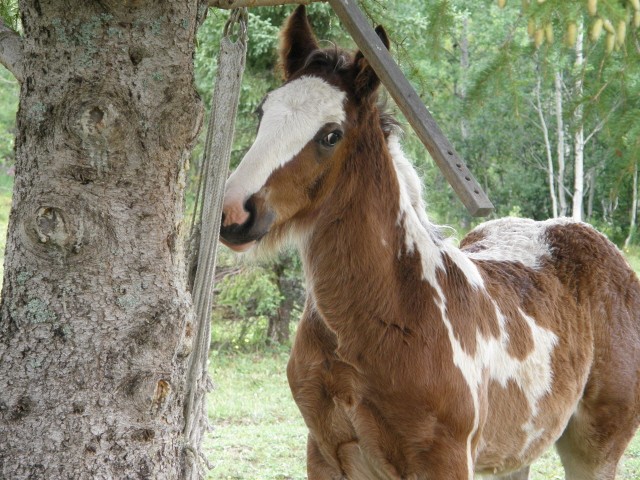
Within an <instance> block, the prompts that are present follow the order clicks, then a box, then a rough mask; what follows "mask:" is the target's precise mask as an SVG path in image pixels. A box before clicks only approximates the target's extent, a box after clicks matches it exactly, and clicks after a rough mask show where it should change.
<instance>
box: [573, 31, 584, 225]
mask: <svg viewBox="0 0 640 480" xmlns="http://www.w3.org/2000/svg"><path fill="white" fill-rule="evenodd" d="M583 41H584V26H583V25H582V22H579V23H578V34H577V35H576V47H575V50H576V60H575V71H576V79H575V91H574V95H575V97H576V98H578V99H579V98H581V97H582V94H583V91H584V85H583V77H582V69H583V66H584V54H583ZM574 123H575V133H574V135H573V155H574V157H573V159H574V160H573V161H574V170H573V171H574V179H573V206H572V215H571V216H572V217H573V219H574V220H582V214H583V212H582V211H583V207H582V204H583V197H584V145H585V141H584V109H583V108H582V104H580V105H578V107H577V108H576V111H575V114H574Z"/></svg>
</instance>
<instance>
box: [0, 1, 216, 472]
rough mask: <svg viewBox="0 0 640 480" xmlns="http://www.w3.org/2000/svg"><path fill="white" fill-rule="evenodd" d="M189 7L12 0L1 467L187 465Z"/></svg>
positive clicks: (194, 105)
mask: <svg viewBox="0 0 640 480" xmlns="http://www.w3.org/2000/svg"><path fill="white" fill-rule="evenodd" d="M199 7H200V6H199V2H198V0H190V1H177V0H165V1H162V2H158V1H155V0H129V1H123V0H102V1H100V2H73V5H70V3H69V2H67V1H64V0H47V1H46V2H43V1H39V0H21V1H20V9H21V14H22V23H23V27H24V35H23V38H22V42H21V43H22V45H21V48H22V51H23V52H22V54H21V55H22V64H21V70H20V71H21V72H22V75H23V78H24V80H23V82H22V88H21V94H20V109H19V113H18V118H17V130H18V134H17V139H16V176H15V187H14V194H13V208H12V212H11V218H10V224H9V233H8V239H7V252H6V257H5V276H4V284H3V291H2V304H1V307H0V312H1V319H0V439H1V440H0V478H10V479H14V480H16V479H23V478H33V479H40V478H42V479H59V478H65V479H66V478H74V479H85V478H86V479H89V478H91V479H102V478H104V479H107V478H109V479H114V478H152V479H177V478H181V477H183V475H184V473H183V469H184V468H185V464H186V461H185V449H184V448H183V441H182V440H183V439H182V428H183V423H184V422H183V399H184V394H185V388H186V386H185V382H184V371H185V367H186V363H187V359H188V355H189V352H190V335H191V331H192V326H191V324H190V322H191V321H192V316H191V303H190V297H189V294H188V292H187V290H186V286H185V281H184V280H185V266H184V256H183V252H182V246H181V231H180V230H181V217H182V196H183V195H182V194H183V185H184V174H185V163H186V162H187V160H188V157H189V152H190V148H191V146H192V144H193V142H194V139H195V137H196V134H197V132H198V130H199V128H200V124H201V111H202V109H201V105H200V101H199V99H198V96H197V94H196V92H195V89H194V81H193V61H192V57H193V52H194V39H195V32H196V29H197V25H198V15H199V13H200V14H202V13H203V10H202V9H201V8H199ZM10 38H11V39H12V41H15V37H10ZM0 41H1V40H0Z"/></svg>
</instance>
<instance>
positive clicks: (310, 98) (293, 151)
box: [224, 77, 346, 224]
mask: <svg viewBox="0 0 640 480" xmlns="http://www.w3.org/2000/svg"><path fill="white" fill-rule="evenodd" d="M345 98H346V94H345V92H343V91H341V90H339V89H338V88H336V87H334V86H333V85H330V84H329V83H327V82H326V81H324V80H322V79H321V78H318V77H301V78H299V79H297V80H294V81H292V82H291V83H287V84H286V85H284V86H282V87H280V88H278V89H277V90H274V91H273V92H271V93H269V95H268V96H267V97H266V99H265V101H264V103H263V105H262V112H263V115H262V121H261V123H260V128H259V129H258V135H257V137H256V140H255V142H254V144H253V145H252V146H251V148H250V149H249V151H248V152H247V154H246V155H245V157H244V158H243V160H242V162H240V165H239V166H238V168H237V169H236V170H235V171H234V172H233V174H232V175H231V176H230V177H229V179H228V180H227V185H226V193H225V200H224V203H225V206H227V207H228V208H225V213H227V210H229V213H230V214H231V215H232V216H233V215H234V214H238V215H240V212H241V211H242V205H243V204H244V201H245V200H246V199H247V198H248V197H249V196H251V195H252V194H254V193H256V192H257V191H259V190H260V189H261V188H262V187H263V186H264V184H265V183H266V181H267V179H268V178H269V176H270V175H271V174H272V173H273V172H274V171H275V170H277V169H278V168H279V167H281V166H283V165H284V164H285V163H287V162H288V161H289V160H291V159H292V158H294V157H295V156H296V155H297V154H298V153H300V151H301V150H302V149H303V148H304V146H305V145H306V144H307V143H309V141H310V140H312V139H313V137H314V135H315V134H316V133H317V132H318V130H320V128H322V127H323V126H324V125H325V124H327V123H342V122H343V121H344V120H345V118H346V114H345V110H344V101H345ZM238 209H239V210H240V212H238ZM225 223H226V224H231V223H243V222H241V221H234V219H233V218H229V216H228V215H227V218H226V220H225Z"/></svg>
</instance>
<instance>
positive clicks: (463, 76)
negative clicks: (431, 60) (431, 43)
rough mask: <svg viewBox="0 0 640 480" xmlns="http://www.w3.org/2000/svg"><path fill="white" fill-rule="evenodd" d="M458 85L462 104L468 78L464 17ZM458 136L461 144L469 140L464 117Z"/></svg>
mask: <svg viewBox="0 0 640 480" xmlns="http://www.w3.org/2000/svg"><path fill="white" fill-rule="evenodd" d="M458 45H459V47H460V85H459V86H458V97H460V100H462V103H463V104H464V102H466V100H467V82H468V77H469V68H470V61H469V19H468V18H467V16H466V15H465V16H464V17H463V18H462V32H461V34H460V41H459V42H458ZM460 136H461V138H462V141H463V142H466V141H467V140H468V139H469V125H468V122H467V119H466V117H465V116H464V115H463V116H462V118H461V119H460Z"/></svg>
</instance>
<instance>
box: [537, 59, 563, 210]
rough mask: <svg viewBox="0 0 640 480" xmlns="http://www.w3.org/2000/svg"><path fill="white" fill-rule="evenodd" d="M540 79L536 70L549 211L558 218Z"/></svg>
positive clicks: (551, 156)
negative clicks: (545, 160) (549, 204)
mask: <svg viewBox="0 0 640 480" xmlns="http://www.w3.org/2000/svg"><path fill="white" fill-rule="evenodd" d="M541 90H542V79H541V78H540V71H539V70H537V71H536V88H535V97H536V105H535V107H536V111H537V112H538V120H539V121H540V128H541V130H542V137H543V139H544V146H545V152H546V154H547V175H548V181H549V196H550V197H551V212H552V215H553V218H558V198H557V196H556V188H555V184H556V178H555V173H554V168H553V154H552V153H551V141H550V140H549V128H548V127H547V121H546V119H545V118H544V109H543V108H542V98H541V97H542V93H541Z"/></svg>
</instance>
